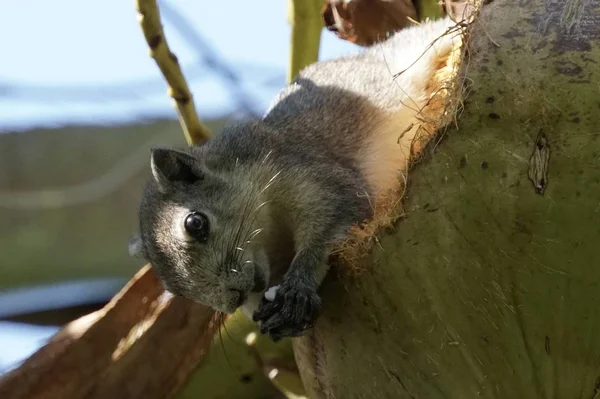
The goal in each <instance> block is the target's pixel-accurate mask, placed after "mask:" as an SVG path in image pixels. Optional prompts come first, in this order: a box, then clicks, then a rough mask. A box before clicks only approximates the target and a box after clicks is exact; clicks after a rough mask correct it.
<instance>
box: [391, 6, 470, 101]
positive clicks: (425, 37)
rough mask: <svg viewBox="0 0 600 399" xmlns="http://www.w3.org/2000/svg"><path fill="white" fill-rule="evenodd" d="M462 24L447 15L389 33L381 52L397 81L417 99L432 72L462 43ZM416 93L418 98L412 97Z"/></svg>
mask: <svg viewBox="0 0 600 399" xmlns="http://www.w3.org/2000/svg"><path fill="white" fill-rule="evenodd" d="M461 33H462V27H461V25H459V24H456V23H455V22H454V21H452V20H451V19H450V18H449V17H446V18H443V19H440V20H436V21H433V22H431V21H427V22H424V23H422V24H420V25H419V26H414V27H411V28H406V29H403V30H401V31H399V32H398V33H396V34H395V35H394V36H392V37H391V38H390V39H389V40H388V41H387V42H386V43H385V46H382V48H381V50H380V51H383V55H384V57H385V59H386V62H387V64H388V67H389V69H390V72H391V73H392V74H393V75H394V77H395V82H396V84H397V85H398V86H399V87H400V88H401V89H402V90H403V91H404V92H405V93H406V95H407V96H411V97H413V100H415V101H417V102H419V101H422V100H424V98H422V97H421V96H423V95H425V93H426V88H427V86H428V84H429V82H430V81H431V80H432V77H433V75H434V74H435V73H436V72H437V71H438V70H439V69H440V68H441V67H442V66H443V65H444V64H445V63H446V62H447V60H448V57H449V56H450V54H451V53H452V51H454V50H455V49H456V48H457V46H460V45H461ZM414 96H416V97H417V98H414Z"/></svg>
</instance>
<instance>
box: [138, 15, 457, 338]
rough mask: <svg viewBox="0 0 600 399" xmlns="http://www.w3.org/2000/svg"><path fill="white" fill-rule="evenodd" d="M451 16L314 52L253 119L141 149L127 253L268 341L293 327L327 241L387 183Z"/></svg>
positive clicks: (304, 317)
mask: <svg viewBox="0 0 600 399" xmlns="http://www.w3.org/2000/svg"><path fill="white" fill-rule="evenodd" d="M454 26H455V23H454V22H452V21H451V20H450V19H449V18H447V17H446V18H444V19H441V20H437V21H433V22H432V21H428V22H424V23H422V24H420V25H417V26H414V27H410V28H406V29H404V30H401V31H400V32H398V33H396V34H394V35H393V36H392V37H391V38H389V39H388V40H387V41H385V42H383V43H381V44H378V45H375V46H372V47H370V48H367V49H365V50H363V51H362V52H361V53H360V54H357V55H351V56H346V57H341V58H339V59H334V60H329V61H322V62H317V63H314V64H312V65H310V66H308V67H306V68H305V69H304V70H302V71H301V72H300V73H299V75H298V77H297V78H296V79H295V80H294V81H293V82H292V83H291V84H289V85H288V86H287V87H285V88H284V89H283V90H282V91H281V92H280V93H279V94H278V95H277V97H276V98H275V100H274V101H273V102H272V104H271V105H270V107H269V109H268V110H267V112H266V114H265V115H264V117H263V118H261V119H258V120H248V121H244V122H238V123H234V124H232V125H230V126H227V127H225V128H224V129H223V131H222V132H221V133H220V134H218V135H216V136H214V137H213V138H211V139H209V140H208V141H207V142H205V143H203V144H201V145H196V146H192V147H190V148H187V149H168V148H154V149H153V150H152V151H151V162H150V165H151V172H152V173H151V177H150V179H149V180H148V182H147V184H146V187H145V189H144V193H143V196H142V200H141V205H140V208H139V228H138V233H137V234H136V235H134V237H133V238H132V239H131V241H130V244H129V245H130V248H129V250H130V254H131V255H132V256H138V257H143V258H144V259H146V260H147V261H149V262H150V263H151V264H152V266H153V268H154V269H155V270H156V272H157V274H158V276H159V277H160V279H161V281H162V282H163V284H164V286H165V288H166V289H167V290H168V291H170V292H172V293H173V294H175V295H180V296H183V297H186V298H189V299H191V300H193V301H197V302H199V303H202V304H205V305H207V306H210V307H212V308H214V309H215V310H218V311H222V312H225V313H233V312H234V311H236V310H237V309H238V308H240V307H241V308H242V310H243V311H244V312H245V313H246V314H247V315H248V316H250V317H252V318H253V320H254V321H255V322H257V323H259V326H260V329H261V332H262V333H263V334H265V333H266V334H268V335H269V336H270V337H271V338H272V339H273V340H275V341H276V340H279V339H281V338H282V337H293V336H299V335H302V333H303V332H304V331H305V330H306V329H307V328H311V327H312V326H313V325H314V323H315V321H316V319H317V318H318V316H319V314H320V310H321V305H322V304H321V299H320V297H319V295H318V293H317V290H318V288H319V286H320V284H321V282H322V280H323V279H324V277H325V276H326V274H327V271H328V262H327V259H328V256H329V254H330V253H331V251H332V250H333V249H334V248H335V247H336V245H339V244H340V243H341V242H342V241H343V240H344V239H345V238H346V236H347V234H348V230H349V229H350V228H351V227H352V226H353V225H356V224H357V223H361V222H363V221H365V220H368V219H369V218H370V217H371V216H372V213H373V208H374V206H375V205H376V204H377V201H379V200H381V199H382V198H383V196H384V194H385V192H386V190H388V189H389V188H390V187H395V186H397V184H396V182H397V181H398V179H399V176H398V169H400V168H401V167H402V166H403V162H406V159H407V154H406V151H407V148H404V147H402V146H400V145H399V136H400V135H401V134H403V133H406V131H407V130H411V129H413V128H412V125H411V124H412V123H413V122H414V121H416V120H417V119H416V118H418V114H419V111H420V109H421V108H422V107H423V106H424V105H425V104H426V102H427V100H428V98H429V97H428V93H427V86H428V84H429V82H430V80H431V79H432V76H433V74H434V73H435V72H436V70H437V69H438V68H439V65H438V64H439V59H440V58H442V57H443V56H444V55H447V54H448V53H449V52H450V51H451V50H452V48H453V45H454V44H453V43H454V41H455V40H456V35H457V32H456V31H454V33H452V32H451V31H453V29H452V28H453V27H454ZM449 32H451V33H449ZM401 71H402V73H401V74H400V75H399V76H397V77H394V74H396V73H398V72H401ZM413 130H414V129H413ZM274 286H276V287H277V290H276V292H275V295H274V297H271V298H268V296H269V295H267V298H265V293H269V294H270V293H272V292H273V287H274Z"/></svg>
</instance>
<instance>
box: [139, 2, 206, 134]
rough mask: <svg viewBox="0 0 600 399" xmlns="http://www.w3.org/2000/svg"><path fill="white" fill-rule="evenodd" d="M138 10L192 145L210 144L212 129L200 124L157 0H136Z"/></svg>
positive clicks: (148, 41) (151, 49)
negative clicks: (165, 30)
mask: <svg viewBox="0 0 600 399" xmlns="http://www.w3.org/2000/svg"><path fill="white" fill-rule="evenodd" d="M136 8H137V11H138V19H139V22H140V25H141V27H142V32H143V33H144V37H145V38H146V43H148V47H149V48H150V56H151V57H152V58H153V59H154V61H156V64H157V65H158V67H159V68H160V71H161V72H162V74H163V76H164V77H165V80H166V81H167V84H168V86H169V96H170V97H171V98H173V100H175V107H176V109H177V113H178V115H179V121H180V122H181V126H182V128H183V132H184V134H185V138H186V140H187V141H188V143H189V144H199V143H202V142H204V141H206V140H207V139H208V138H209V137H210V136H211V133H210V130H209V129H208V128H207V127H206V126H204V125H203V124H202V123H201V122H200V118H198V114H197V113H196V106H195V105H194V99H193V97H192V93H191V92H190V89H189V87H188V85H187V82H186V80H185V77H184V76H183V72H182V71H181V68H180V67H179V61H178V60H177V57H176V56H175V54H173V52H172V51H171V49H170V48H169V45H168V44H167V39H166V37H165V34H164V31H163V28H162V23H161V20H160V12H159V10H158V6H157V4H156V0H136Z"/></svg>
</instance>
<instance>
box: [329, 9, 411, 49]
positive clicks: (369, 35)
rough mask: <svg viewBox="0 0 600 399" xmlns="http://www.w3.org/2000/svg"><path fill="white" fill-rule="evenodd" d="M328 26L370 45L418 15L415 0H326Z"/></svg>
mask: <svg viewBox="0 0 600 399" xmlns="http://www.w3.org/2000/svg"><path fill="white" fill-rule="evenodd" d="M321 17H322V18H323V22H324V24H325V27H326V28H327V29H328V30H330V31H332V32H334V33H335V34H336V35H337V36H338V37H339V38H340V39H343V40H347V41H349V42H352V43H355V44H358V45H359V46H370V45H372V44H375V43H377V42H380V41H382V40H385V39H386V38H387V37H388V35H389V34H391V33H393V32H396V31H399V30H400V29H402V28H404V27H406V26H408V25H409V24H411V23H412V22H411V21H410V19H413V20H416V19H417V10H416V9H415V6H414V5H413V2H412V1H411V0H326V3H325V5H324V6H323V9H322V11H321Z"/></svg>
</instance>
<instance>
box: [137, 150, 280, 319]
mask: <svg viewBox="0 0 600 399" xmlns="http://www.w3.org/2000/svg"><path fill="white" fill-rule="evenodd" d="M203 150H204V148H202V147H193V148H191V149H190V150H188V151H179V150H174V149H164V148H156V149H153V150H152V155H151V162H150V166H151V171H152V176H151V178H150V179H149V181H148V183H147V185H146V189H145V191H144V194H143V197H142V201H141V206H140V209H139V231H138V233H137V234H136V235H135V236H134V237H133V238H132V239H131V240H130V243H129V252H130V254H131V255H132V256H136V257H142V258H144V259H146V260H147V261H148V262H150V264H151V265H152V267H153V268H154V269H155V270H156V272H157V274H158V276H159V277H160V279H161V280H162V282H163V284H164V285H165V288H166V289H167V290H169V291H170V292H172V293H173V294H175V295H179V296H183V297H186V298H188V299H191V300H193V301H196V302H199V303H202V304H204V305H207V306H210V307H212V308H214V309H216V310H219V311H222V312H225V313H232V312H234V311H235V310H236V309H237V308H238V307H240V306H242V305H243V304H244V303H245V302H246V300H247V299H248V297H249V296H250V294H251V293H253V292H254V293H256V292H262V291H263V290H264V289H265V288H266V283H267V282H268V279H269V265H268V264H267V259H266V255H265V253H264V250H263V248H262V245H261V244H260V233H261V231H262V229H261V227H266V226H261V224H264V220H265V218H264V214H265V212H264V211H265V210H266V208H267V207H264V206H263V205H265V202H264V201H263V200H262V199H261V194H262V193H263V191H264V190H263V188H264V185H263V186H262V187H261V186H260V184H259V182H260V179H259V178H257V179H252V176H251V175H249V174H248V169H247V168H245V169H244V170H245V172H244V173H243V172H242V171H240V172H239V174H240V175H239V176H236V174H237V169H239V168H236V167H235V164H236V163H237V160H232V163H233V164H234V166H233V167H232V166H231V165H227V167H226V168H225V169H224V170H211V169H209V168H208V167H207V164H208V162H205V161H206V159H205V156H206V151H203ZM203 154H204V155H203ZM221 162H222V161H221Z"/></svg>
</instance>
